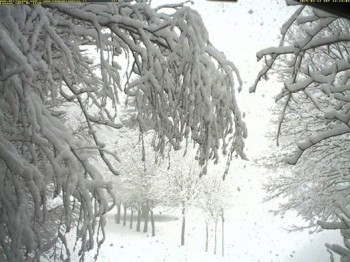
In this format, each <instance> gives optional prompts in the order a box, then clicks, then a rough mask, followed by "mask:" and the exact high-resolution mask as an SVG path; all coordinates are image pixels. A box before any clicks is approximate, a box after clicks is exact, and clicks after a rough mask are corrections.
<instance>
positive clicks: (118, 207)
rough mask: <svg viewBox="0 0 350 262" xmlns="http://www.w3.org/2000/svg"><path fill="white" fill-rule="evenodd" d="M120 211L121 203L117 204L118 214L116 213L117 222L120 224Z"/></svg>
mask: <svg viewBox="0 0 350 262" xmlns="http://www.w3.org/2000/svg"><path fill="white" fill-rule="evenodd" d="M120 212H121V205H120V204H117V215H116V222H117V224H120Z"/></svg>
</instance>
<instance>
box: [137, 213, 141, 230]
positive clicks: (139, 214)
mask: <svg viewBox="0 0 350 262" xmlns="http://www.w3.org/2000/svg"><path fill="white" fill-rule="evenodd" d="M140 230H141V209H140V208H139V209H138V210H137V223H136V231H137V232H140Z"/></svg>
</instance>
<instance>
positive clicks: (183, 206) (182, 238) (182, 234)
mask: <svg viewBox="0 0 350 262" xmlns="http://www.w3.org/2000/svg"><path fill="white" fill-rule="evenodd" d="M185 213H186V208H185V203H182V226H181V246H184V245H185V229H186V217H185Z"/></svg>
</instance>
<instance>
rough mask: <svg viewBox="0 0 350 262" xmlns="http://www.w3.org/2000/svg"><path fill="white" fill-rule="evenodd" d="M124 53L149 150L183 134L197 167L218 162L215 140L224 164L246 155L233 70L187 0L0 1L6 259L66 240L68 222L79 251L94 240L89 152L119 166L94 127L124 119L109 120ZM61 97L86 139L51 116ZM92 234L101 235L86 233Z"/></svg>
mask: <svg viewBox="0 0 350 262" xmlns="http://www.w3.org/2000/svg"><path fill="white" fill-rule="evenodd" d="M164 8H167V9H168V10H169V9H171V10H173V12H172V13H170V14H169V12H168V14H165V13H164V12H163V9H164ZM91 47H95V49H96V50H97V59H98V61H95V60H94V59H93V58H94V57H95V56H93V55H91V52H90V51H89V50H91ZM122 54H123V55H126V56H127V58H128V59H129V64H130V67H129V68H128V72H127V79H128V82H127V84H126V86H125V89H124V92H125V93H126V94H127V95H128V96H132V97H134V98H135V102H136V104H135V105H136V106H135V110H136V112H137V121H138V123H139V124H140V126H142V128H141V131H144V130H148V129H154V130H155V131H156V133H157V141H156V143H155V145H156V146H155V148H156V150H158V152H161V153H162V152H164V148H165V145H166V144H167V143H170V144H171V145H172V146H173V147H175V148H178V146H179V143H180V142H181V141H182V140H183V139H192V140H194V141H195V143H196V144H197V145H198V150H199V162H200V164H201V165H203V166H204V169H205V166H206V163H207V161H208V160H209V159H214V160H216V161H217V160H218V152H219V149H222V151H223V152H224V153H226V154H227V155H228V162H229V161H230V159H231V157H232V155H233V154H234V153H237V154H238V155H240V156H241V157H245V156H244V153H243V147H244V142H243V139H244V137H245V136H246V127H245V125H244V122H243V121H242V119H241V113H240V111H239V109H238V106H237V103H236V100H235V94H234V91H235V90H234V76H236V77H237V78H238V80H239V81H240V78H239V75H238V72H237V69H236V67H235V66H234V65H233V64H232V63H231V62H229V61H227V60H226V58H225V57H224V55H223V54H222V53H221V52H219V51H218V50H217V49H215V48H214V47H213V46H212V45H211V44H210V42H209V39H208V33H207V31H206V30H205V27H204V24H203V22H202V19H201V17H200V15H199V14H198V13H197V12H195V11H193V10H191V9H190V8H188V7H186V6H184V4H175V5H170V6H169V5H165V6H163V7H157V8H154V9H152V8H151V7H150V6H149V5H148V4H147V3H146V2H145V1H129V0H124V1H122V0H120V1H118V3H92V4H86V3H74V4H54V3H45V4H43V5H30V6H29V5H2V6H1V7H0V68H1V70H0V180H1V183H0V214H1V215H0V246H1V249H0V250H1V251H0V253H1V254H4V256H5V258H6V260H8V261H16V262H17V261H25V260H26V261H29V260H39V259H40V254H41V253H43V252H44V251H46V250H50V247H53V246H55V244H56V243H57V241H61V242H62V243H63V244H66V239H65V233H66V232H68V231H69V230H70V229H71V228H72V227H73V226H75V225H77V236H78V238H77V240H78V241H79V242H81V249H80V254H81V259H82V260H83V259H84V253H85V252H86V251H88V250H90V249H92V248H93V247H94V245H95V241H97V244H98V246H100V244H101V243H103V241H104V225H105V218H104V216H103V215H104V214H105V213H106V212H107V211H108V210H110V208H111V207H112V206H113V205H112V206H111V205H109V203H108V201H107V198H106V196H105V194H106V193H108V194H111V186H110V184H109V183H106V182H105V181H104V179H103V176H102V175H101V173H100V172H99V170H97V168H95V167H94V166H93V165H92V164H90V162H89V161H90V153H91V151H95V153H97V154H98V155H99V158H100V159H102V160H103V162H104V163H105V164H106V165H107V167H108V169H109V171H110V172H112V173H113V174H119V172H118V171H117V167H116V166H115V163H116V162H117V159H116V154H115V153H114V152H111V151H109V150H107V149H106V148H105V144H103V143H102V142H101V141H100V139H99V137H98V135H97V127H98V126H107V127H110V128H112V129H119V128H121V127H122V125H121V124H117V123H116V121H115V118H116V104H117V102H118V96H117V94H118V89H122V87H121V84H120V78H121V77H120V75H119V70H120V65H119V64H118V61H120V57H121V55H122ZM118 59H119V60H118ZM68 105H75V107H76V108H77V109H79V112H80V114H81V116H82V123H83V125H82V126H83V127H84V130H85V132H86V136H85V137H86V138H87V139H85V140H80V139H78V135H74V134H73V132H72V131H71V130H69V128H67V122H69V119H67V122H66V123H64V122H63V121H62V120H61V118H60V117H59V116H60V112H59V111H58V108H61V106H64V107H65V108H66V109H68V107H67V106H68ZM61 109H62V108H61ZM50 188H52V190H50ZM54 197H62V203H63V207H62V209H61V210H60V212H59V214H58V221H59V224H60V227H58V228H57V229H56V230H53V231H52V233H53V235H50V236H47V237H46V234H45V226H47V224H48V223H49V221H48V212H49V210H48V209H49V207H48V204H47V203H48V199H50V198H54ZM75 209H77V210H78V214H79V215H78V218H77V223H78V224H75V223H74V220H73V219H72V213H73V212H74V210H75ZM98 232H100V233H102V238H100V236H97V237H96V238H94V235H96V233H98ZM97 235H99V234H97ZM66 256H68V257H69V251H68V249H67V254H66ZM63 258H64V256H63V255H62V259H63Z"/></svg>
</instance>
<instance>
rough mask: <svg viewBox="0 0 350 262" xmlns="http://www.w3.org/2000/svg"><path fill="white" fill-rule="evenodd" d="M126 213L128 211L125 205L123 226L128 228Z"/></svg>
mask: <svg viewBox="0 0 350 262" xmlns="http://www.w3.org/2000/svg"><path fill="white" fill-rule="evenodd" d="M126 211H127V206H126V205H124V221H123V226H126Z"/></svg>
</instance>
